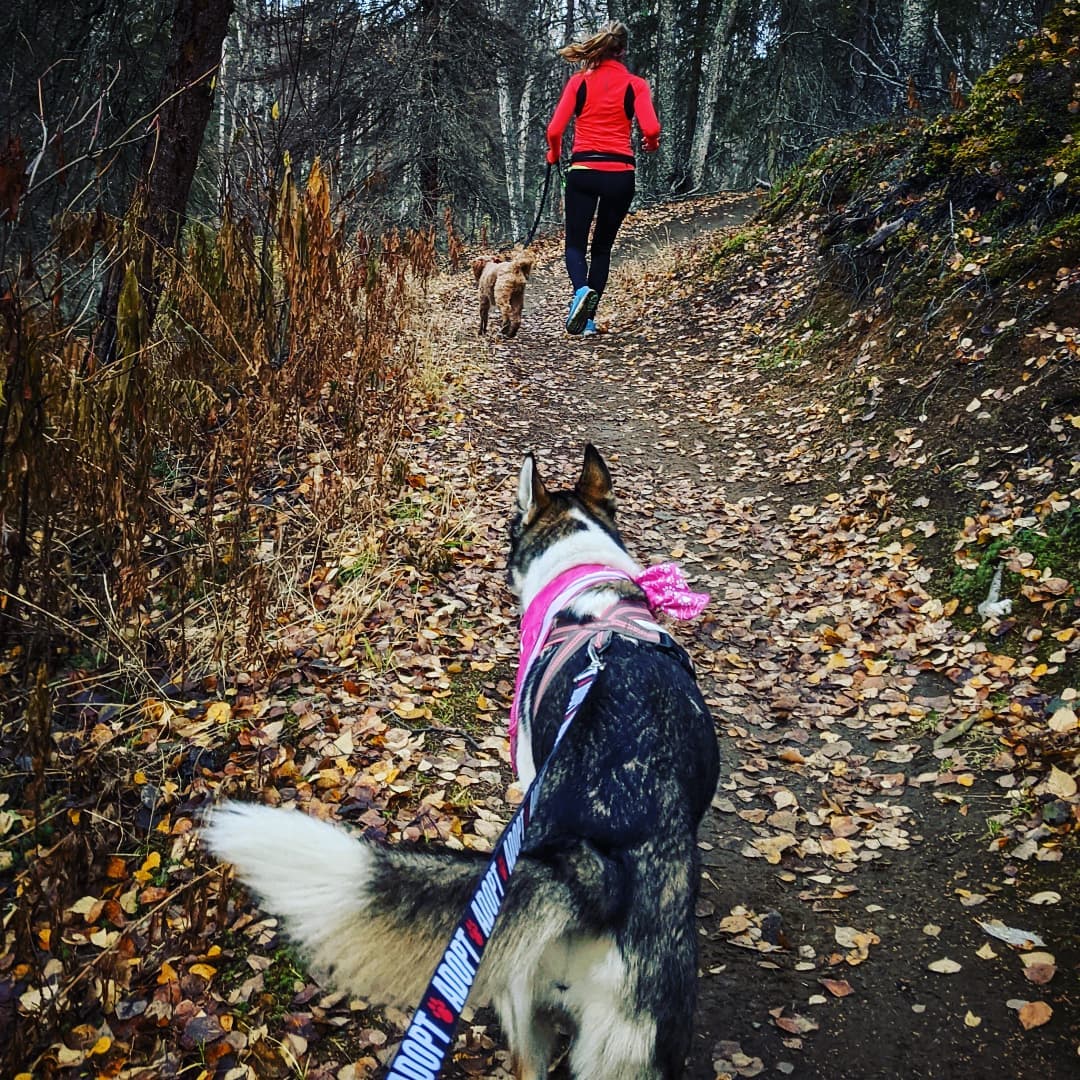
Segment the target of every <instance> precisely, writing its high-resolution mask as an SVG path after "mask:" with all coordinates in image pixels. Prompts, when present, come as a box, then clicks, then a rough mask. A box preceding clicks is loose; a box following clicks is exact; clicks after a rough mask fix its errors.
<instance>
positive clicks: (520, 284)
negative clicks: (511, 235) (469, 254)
mask: <svg viewBox="0 0 1080 1080" xmlns="http://www.w3.org/2000/svg"><path fill="white" fill-rule="evenodd" d="M534 261H535V260H534V259H533V256H532V254H531V253H530V252H528V251H518V252H515V253H514V255H513V256H512V257H511V258H510V259H508V260H504V259H502V258H500V257H498V256H496V257H494V258H488V259H474V260H473V264H472V271H473V277H474V278H476V288H477V291H478V292H479V293H480V330H479V333H480V334H481V335H483V334H486V333H487V324H488V313H489V312H490V311H491V305H492V304H495V305H496V306H497V307H498V309H499V314H500V315H502V318H503V322H502V329H501V333H502V335H503V337H508V338H511V337H513V336H514V335H515V334H516V333H517V332H518V330H519V329H520V328H521V313H522V311H523V310H524V307H525V285H526V284H527V282H528V280H529V274H531V273H532V268H533V262H534Z"/></svg>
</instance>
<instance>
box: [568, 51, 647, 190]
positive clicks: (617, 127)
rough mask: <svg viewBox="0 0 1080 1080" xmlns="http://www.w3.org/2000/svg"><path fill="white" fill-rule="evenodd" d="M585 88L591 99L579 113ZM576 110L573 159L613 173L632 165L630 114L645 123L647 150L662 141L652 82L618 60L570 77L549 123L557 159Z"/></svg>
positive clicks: (643, 136) (639, 123)
mask: <svg viewBox="0 0 1080 1080" xmlns="http://www.w3.org/2000/svg"><path fill="white" fill-rule="evenodd" d="M583 87H584V98H585V101H584V105H583V107H582V108H581V111H580V113H578V112H577V109H578V101H579V94H581V93H582V88H583ZM575 113H576V114H577V115H576V119H574V146H573V151H572V154H571V157H570V161H571V163H572V164H580V165H587V166H588V167H589V168H590V169H601V170H604V171H608V172H616V171H623V170H626V169H632V168H633V167H634V151H633V147H632V146H631V144H630V114H632V115H633V116H634V118H635V119H636V120H637V122H638V127H640V128H641V135H642V145H643V146H644V147H645V149H646V150H650V151H651V150H655V149H656V148H657V146H658V145H659V142H660V121H659V120H658V119H657V118H656V110H655V109H654V108H653V103H652V95H651V94H650V93H649V84H648V83H647V82H646V81H645V80H644V79H642V78H640V77H638V76H637V75H631V74H630V72H629V71H628V70H627V68H626V66H625V65H624V64H621V63H619V61H618V60H602V61H601V62H600V64H598V65H597V66H596V67H594V68H589V69H588V70H586V71H579V72H577V73H576V74H574V75H571V76H570V78H569V80H568V81H567V83H566V86H565V87H564V88H563V92H562V97H560V98H559V104H558V105H556V106H555V112H554V114H553V115H552V117H551V123H549V124H548V129H547V141H548V153H547V160H548V162H549V163H551V164H554V163H555V162H556V161H558V160H559V154H560V152H561V150H562V137H563V132H564V131H566V127H567V125H568V124H569V123H570V120H571V119H572V118H574V117H575ZM579 155H580V157H579ZM593 155H596V157H593Z"/></svg>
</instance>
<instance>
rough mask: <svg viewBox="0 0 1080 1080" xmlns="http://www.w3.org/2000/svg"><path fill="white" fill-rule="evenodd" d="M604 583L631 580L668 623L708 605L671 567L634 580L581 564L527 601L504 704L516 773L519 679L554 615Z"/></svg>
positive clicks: (651, 569) (653, 568)
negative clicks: (510, 695) (514, 668)
mask: <svg viewBox="0 0 1080 1080" xmlns="http://www.w3.org/2000/svg"><path fill="white" fill-rule="evenodd" d="M606 581H633V582H634V584H635V585H637V586H638V587H639V588H640V589H641V590H642V592H644V593H645V599H646V600H647V601H648V603H649V607H650V608H651V609H652V610H653V611H654V612H659V611H662V612H664V614H666V615H670V616H671V617H672V618H674V619H693V618H694V617H695V616H697V615H700V614H701V612H702V611H703V610H704V608H705V605H706V604H707V603H708V602H709V594H708V593H696V592H691V591H690V587H689V585H687V582H686V577H685V576H684V574H683V572H682V570H681V569H680V568H679V567H678V566H676V564H675V563H661V564H660V565H658V566H650V567H649V568H648V569H647V570H645V571H644V572H643V573H641V574H639V575H638V576H637V577H636V578H632V577H631V576H630V575H629V574H626V573H624V572H623V571H622V570H616V569H615V568H614V567H613V566H603V565H602V564H599V563H587V564H585V565H583V566H575V567H573V568H572V569H570V570H566V571H564V572H563V573H561V574H559V575H558V576H557V577H555V578H553V579H552V580H551V581H549V582H548V583H547V584H546V585H545V586H544V587H543V588H542V589H541V590H540V591H539V592H538V593H537V594H536V596H535V597H534V598H533V601H532V603H530V604H529V606H528V608H526V610H525V614H524V615H522V617H521V655H520V658H519V660H518V670H517V678H516V680H515V681H514V700H513V703H512V704H511V705H510V761H511V763H512V764H513V766H514V771H515V772H517V734H518V710H519V706H520V701H521V688H522V686H524V684H525V677H526V675H528V673H529V670H530V669H531V668H532V666H533V664H534V663H535V662H536V658H537V657H538V656H539V655H540V653H541V652H542V651H543V649H544V643H545V642H546V641H547V636H548V632H549V631H550V630H551V624H552V623H553V622H554V621H555V616H556V615H557V614H558V613H559V612H560V611H562V610H564V609H565V608H566V607H567V606H568V605H569V604H570V603H571V602H572V601H573V600H574V598H575V597H576V596H578V595H579V594H580V593H583V592H584V591H585V590H586V589H591V588H593V587H594V586H596V585H603V584H604V582H606Z"/></svg>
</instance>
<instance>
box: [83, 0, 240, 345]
mask: <svg viewBox="0 0 1080 1080" xmlns="http://www.w3.org/2000/svg"><path fill="white" fill-rule="evenodd" d="M232 8H233V0H176V9H175V12H174V14H173V34H172V43H171V45H170V49H169V61H168V64H167V66H166V68H165V75H164V77H163V78H162V82H161V91H160V98H159V100H160V101H161V107H160V108H159V110H158V113H157V115H156V116H155V117H154V120H153V122H152V125H151V126H152V128H153V134H152V136H151V137H150V138H149V139H148V141H147V143H146V148H145V150H144V151H143V166H142V176H141V178H140V179H139V181H138V184H137V186H136V191H135V197H134V198H133V200H132V204H131V210H130V211H129V214H128V221H127V225H128V228H127V229H126V230H125V231H126V232H127V233H128V234H129V235H130V237H131V240H130V241H129V242H128V244H127V246H126V247H125V248H123V249H121V251H120V253H119V254H118V256H117V258H116V259H115V260H114V261H113V264H112V266H111V268H110V270H109V272H108V274H107V275H106V279H105V283H104V285H103V287H102V292H101V299H100V302H99V304H98V312H99V316H100V321H99V324H98V330H97V333H96V334H95V341H94V346H93V347H94V351H95V352H96V354H97V356H98V359H99V360H100V361H102V362H105V363H109V362H111V361H112V360H113V359H115V357H116V315H117V306H118V304H119V300H120V290H121V286H122V285H123V281H124V276H125V274H126V272H127V266H128V264H129V263H132V264H133V265H134V269H135V274H136V277H137V279H138V283H139V293H140V299H141V301H142V306H143V314H144V317H145V324H144V325H145V326H146V327H149V326H150V325H151V324H152V323H153V321H154V314H155V313H156V311H157V304H158V300H159V299H160V297H161V290H162V284H163V271H162V267H163V265H164V263H165V260H164V259H162V258H161V255H162V254H163V253H164V254H166V255H167V254H168V253H171V252H172V251H174V250H175V248H176V245H177V242H178V241H179V238H180V232H181V230H182V229H183V227H184V221H185V219H186V215H187V202H188V196H189V194H190V193H191V182H192V180H194V178H195V167H196V165H197V164H198V161H199V150H200V149H201V147H202V141H203V136H204V135H205V133H206V125H207V123H208V122H209V120H210V113H211V110H212V108H213V104H214V73H215V72H216V71H217V68H218V64H219V62H220V60H221V45H222V42H223V41H224V39H225V34H226V32H227V31H228V28H229V16H230V15H231V14H232Z"/></svg>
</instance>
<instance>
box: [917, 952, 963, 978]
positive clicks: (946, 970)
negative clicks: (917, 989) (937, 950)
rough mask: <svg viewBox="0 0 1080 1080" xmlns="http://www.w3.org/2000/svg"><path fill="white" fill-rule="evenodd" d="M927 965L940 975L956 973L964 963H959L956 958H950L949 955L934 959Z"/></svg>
mask: <svg viewBox="0 0 1080 1080" xmlns="http://www.w3.org/2000/svg"><path fill="white" fill-rule="evenodd" d="M926 966H927V967H928V968H929V969H930V970H931V971H935V972H937V974H938V975H955V974H956V973H957V972H958V971H960V970H961V968H962V967H963V965H962V964H958V963H957V962H956V961H955V960H950V959H949V958H948V957H947V956H946V957H943V958H942V959H941V960H934V961H933V962H932V963H929V964H927V965H926Z"/></svg>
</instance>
